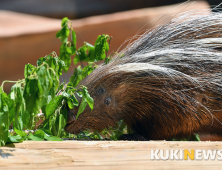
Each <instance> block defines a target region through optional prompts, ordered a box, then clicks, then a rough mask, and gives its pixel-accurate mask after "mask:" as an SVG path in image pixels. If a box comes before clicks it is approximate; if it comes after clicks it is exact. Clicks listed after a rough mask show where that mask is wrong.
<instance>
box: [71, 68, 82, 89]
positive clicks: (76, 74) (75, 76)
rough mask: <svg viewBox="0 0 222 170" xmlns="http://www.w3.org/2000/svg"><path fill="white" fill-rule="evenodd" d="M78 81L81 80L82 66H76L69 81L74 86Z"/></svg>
mask: <svg viewBox="0 0 222 170" xmlns="http://www.w3.org/2000/svg"><path fill="white" fill-rule="evenodd" d="M80 81H82V68H81V66H78V67H77V68H75V70H74V73H73V75H72V76H71V78H70V80H69V82H70V83H72V84H73V87H76V86H77V85H78V84H79V83H80Z"/></svg>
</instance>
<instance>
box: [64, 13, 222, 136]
mask: <svg viewBox="0 0 222 170" xmlns="http://www.w3.org/2000/svg"><path fill="white" fill-rule="evenodd" d="M217 15H218V17H221V18H222V14H214V15H212V16H206V17H205V18H204V17H202V18H198V19H192V20H191V21H190V20H188V21H186V22H184V23H180V24H176V23H174V22H169V24H167V25H165V26H162V27H158V28H157V29H155V30H153V31H151V32H148V33H147V34H146V35H143V36H142V37H141V39H139V40H138V41H137V42H136V43H135V44H133V45H131V46H130V47H129V48H128V49H126V50H125V51H124V54H125V56H124V57H118V56H117V57H116V58H115V59H114V61H113V62H111V63H110V64H108V65H103V66H100V67H99V68H97V69H96V70H95V71H94V72H93V73H92V74H90V75H89V76H88V77H87V78H86V79H85V80H84V81H82V82H81V85H85V86H87V87H88V90H89V93H90V95H91V96H92V97H93V98H94V102H95V105H94V109H93V111H92V112H91V110H90V108H89V107H88V106H87V108H86V110H85V111H84V112H83V113H82V114H80V116H79V118H78V119H77V120H76V119H75V117H76V114H77V110H78V108H75V109H73V110H69V114H68V123H67V125H66V127H65V129H66V131H68V132H70V133H75V134H77V133H79V132H80V131H81V130H85V129H92V130H99V131H100V130H102V129H104V128H106V127H108V126H114V125H115V124H116V122H117V121H119V120H124V121H125V123H126V124H127V126H129V127H131V128H132V130H133V131H134V134H130V135H124V136H122V138H121V139H128V140H163V139H165V140H171V139H172V138H181V137H188V136H192V135H193V134H194V133H198V134H201V135H202V136H204V135H205V134H206V135H208V134H210V135H211V136H217V137H216V138H215V139H222V138H221V136H222V123H221V122H222V102H221V101H222V86H221V82H222V78H221V75H222V71H221V70H222V61H221V60H222V56H220V55H219V53H220V52H218V51H217V50H220V47H221V44H220V43H216V44H213V45H209V44H208V43H202V44H200V45H198V43H197V41H196V40H198V39H203V38H210V37H220V36H222V31H221V30H222V22H220V20H219V19H218V20H217V17H216V16H217ZM205 22H206V23H205ZM172 24H173V25H172ZM198 24H199V25H198ZM203 25H204V26H205V27H203ZM165 30H166V31H165ZM194 30H198V31H194ZM170 31H171V32H170ZM164 33H165V34H164ZM173 35H175V36H173ZM161 36H166V37H165V38H164V40H165V39H166V40H167V41H166V42H163V40H162V39H160V38H161ZM156 37H157V38H156ZM156 39H157V40H156ZM168 49H172V53H169V52H166V53H163V54H162V53H161V55H160V54H157V55H156V56H155V55H154V56H150V55H149V54H151V53H152V52H153V51H154V52H155V51H157V52H159V51H161V50H162V51H163V52H164V50H168ZM177 49H179V50H181V49H182V50H184V51H183V52H181V53H178V51H176V50H177ZM143 50H144V51H143ZM174 51H175V52H174ZM179 52H180V51H179ZM144 54H145V55H146V54H147V58H146V57H140V58H138V56H144ZM216 54H218V55H216ZM214 58H215V60H214ZM127 63H135V64H136V65H138V66H137V68H140V63H150V67H151V68H149V67H147V68H145V69H141V70H136V71H135V70H133V69H132V70H131V68H130V67H125V64H127ZM116 66H118V67H116ZM152 66H159V67H153V68H152ZM118 68H122V69H118ZM124 69H127V70H124ZM115 70H116V71H115ZM203 139H204V137H203ZM205 139H206V138H205ZM208 140H209V139H208Z"/></svg>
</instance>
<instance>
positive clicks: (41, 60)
mask: <svg viewBox="0 0 222 170" xmlns="http://www.w3.org/2000/svg"><path fill="white" fill-rule="evenodd" d="M45 61H46V58H45V57H41V58H39V59H38V60H37V66H40V65H41V64H42V63H43V62H45Z"/></svg>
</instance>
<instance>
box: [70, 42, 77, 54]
mask: <svg viewBox="0 0 222 170" xmlns="http://www.w3.org/2000/svg"><path fill="white" fill-rule="evenodd" d="M70 49H71V50H72V55H74V54H75V52H76V45H74V44H71V46H70Z"/></svg>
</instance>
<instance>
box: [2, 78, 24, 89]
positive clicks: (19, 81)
mask: <svg viewBox="0 0 222 170" xmlns="http://www.w3.org/2000/svg"><path fill="white" fill-rule="evenodd" d="M22 82H24V79H22V80H18V81H10V80H5V81H3V82H2V85H1V88H2V89H3V86H4V83H22Z"/></svg>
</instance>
